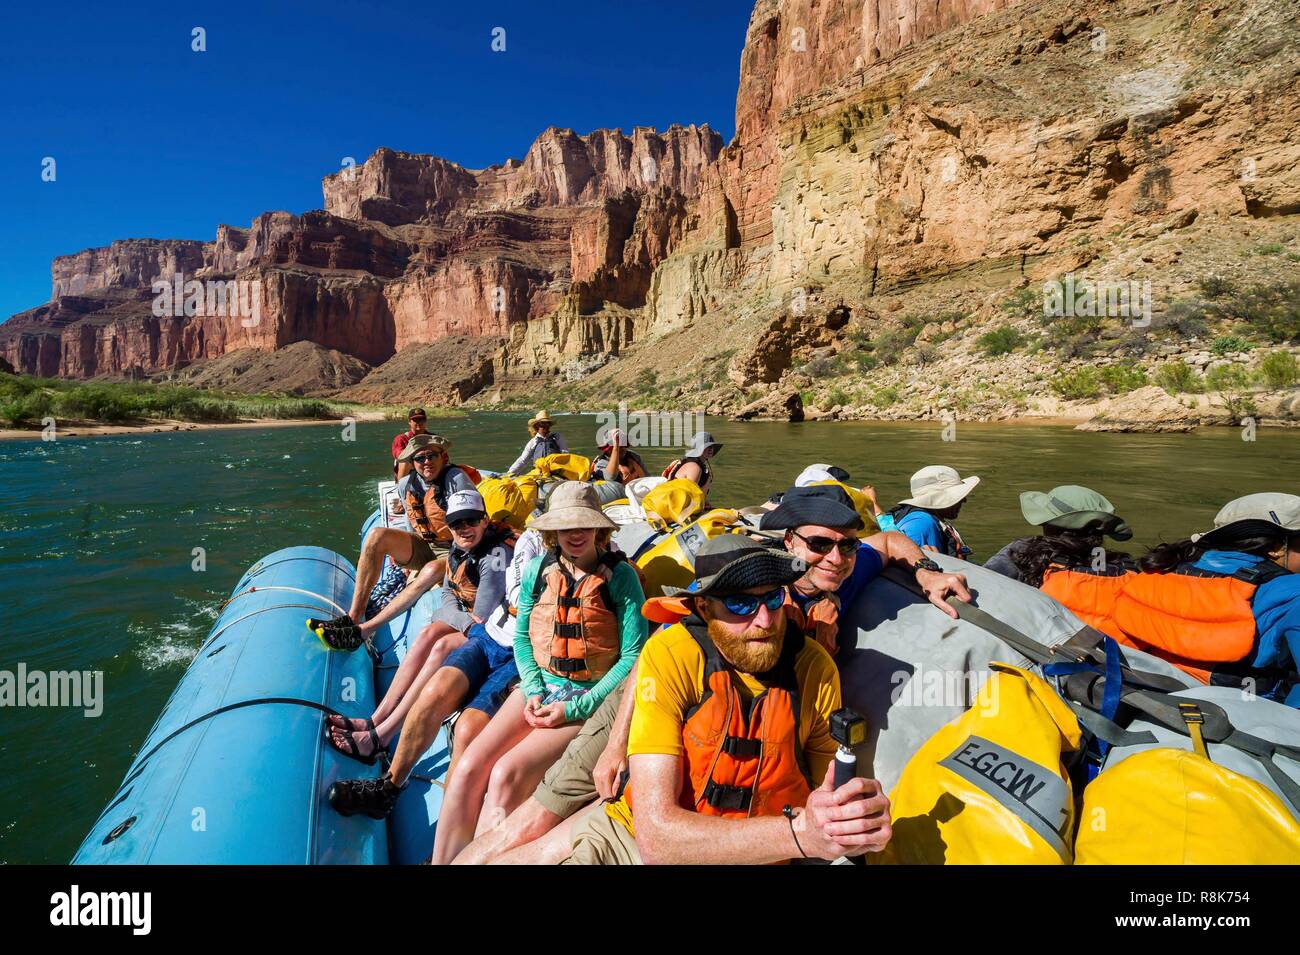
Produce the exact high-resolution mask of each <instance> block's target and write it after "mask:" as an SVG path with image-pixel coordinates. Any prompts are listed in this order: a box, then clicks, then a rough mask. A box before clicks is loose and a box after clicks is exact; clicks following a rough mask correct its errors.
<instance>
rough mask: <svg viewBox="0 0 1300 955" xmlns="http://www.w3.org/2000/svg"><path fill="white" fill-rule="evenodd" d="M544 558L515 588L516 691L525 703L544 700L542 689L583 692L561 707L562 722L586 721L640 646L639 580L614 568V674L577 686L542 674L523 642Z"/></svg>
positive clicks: (625, 567) (622, 567) (627, 569)
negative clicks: (617, 639)
mask: <svg viewBox="0 0 1300 955" xmlns="http://www.w3.org/2000/svg"><path fill="white" fill-rule="evenodd" d="M545 557H546V555H545V554H542V555H541V556H540V557H534V558H533V559H532V561H531V562H530V563H529V564H528V566H527V568H525V569H524V576H523V580H522V581H521V582H520V587H519V605H518V610H517V616H516V618H515V619H516V621H517V623H516V626H515V666H516V667H518V669H519V686H520V688H521V689H522V690H523V693H524V697H525V698H527V697H530V696H546V695H547V689H546V688H547V686H551V687H582V688H583V689H585V690H587V692H586V693H584V694H582V696H580V697H577V698H576V699H572V700H569V701H568V702H566V703H565V704H564V718H565V719H566V720H568V721H569V722H570V723H574V722H578V721H581V720H585V719H586V718H587V717H589V716H591V714H592V713H594V712H596V708H597V707H599V706H600V704H601V703H602V702H603V701H604V699H605V697H606V696H608V695H609V693H610V691H611V690H613V689H614V687H616V686H618V685H619V684H620V683H622V682H623V679H624V678H625V677H626V676H627V675H628V673H630V672H631V670H632V664H633V663H635V662H636V658H637V654H639V653H640V652H641V645H642V644H643V643H645V640H646V635H647V623H646V619H645V617H643V616H641V604H642V603H644V602H645V592H644V591H643V590H642V589H641V580H640V579H639V578H638V577H637V575H636V571H635V570H633V569H632V567H631V565H629V564H628V563H627V562H626V561H623V562H620V563H618V564H616V565H614V569H613V573H612V575H611V576H610V579H609V595H610V597H611V598H612V599H613V601H614V606H613V608H612V609H613V611H614V615H615V616H616V617H618V620H619V630H620V633H621V641H620V648H619V657H618V660H617V662H615V664H614V666H613V668H612V669H611V670H610V671H609V672H608V673H606V674H605V675H604V676H602V677H601V678H600V679H599V680H592V681H588V682H582V681H580V680H570V679H568V678H566V677H562V676H556V675H555V674H554V673H549V672H547V671H544V670H543V669H542V668H541V667H540V666H538V665H537V659H536V658H535V657H534V656H533V643H532V641H531V640H530V639H529V637H528V618H529V617H531V616H532V612H533V587H534V585H535V584H536V582H537V571H538V569H539V568H540V567H541V566H542V560H543V559H544V558H545Z"/></svg>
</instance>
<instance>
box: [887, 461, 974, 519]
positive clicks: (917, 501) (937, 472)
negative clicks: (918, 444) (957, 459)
mask: <svg viewBox="0 0 1300 955" xmlns="http://www.w3.org/2000/svg"><path fill="white" fill-rule="evenodd" d="M979 482H980V479H979V478H977V477H975V476H973V475H972V476H971V477H968V478H963V477H962V476H961V475H960V474H958V473H957V472H956V471H954V470H953V469H952V468H950V467H946V466H945V465H942V464H933V465H931V466H930V467H928V468H921V470H919V471H917V472H916V473H915V474H913V475H912V481H911V488H912V496H911V497H909V498H907V499H906V500H903V501H900V502H899V503H900V504H911V505H912V506H913V507H923V508H926V509H928V510H933V511H941V510H943V509H944V508H945V507H952V506H953V505H954V504H956V503H958V502H959V501H962V500H965V498H966V495H967V494H969V493H970V492H971V491H973V490H975V486H976V485H977V484H979Z"/></svg>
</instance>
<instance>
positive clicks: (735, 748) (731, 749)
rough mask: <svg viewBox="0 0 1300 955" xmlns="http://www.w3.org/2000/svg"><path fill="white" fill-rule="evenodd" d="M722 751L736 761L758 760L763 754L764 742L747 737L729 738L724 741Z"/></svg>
mask: <svg viewBox="0 0 1300 955" xmlns="http://www.w3.org/2000/svg"><path fill="white" fill-rule="evenodd" d="M722 751H723V752H724V753H726V754H727V755H728V756H731V757H734V758H735V759H758V756H759V754H760V753H762V752H763V741H762V740H759V739H749V738H748V737H745V736H728V737H727V738H726V739H724V740H723V741H722Z"/></svg>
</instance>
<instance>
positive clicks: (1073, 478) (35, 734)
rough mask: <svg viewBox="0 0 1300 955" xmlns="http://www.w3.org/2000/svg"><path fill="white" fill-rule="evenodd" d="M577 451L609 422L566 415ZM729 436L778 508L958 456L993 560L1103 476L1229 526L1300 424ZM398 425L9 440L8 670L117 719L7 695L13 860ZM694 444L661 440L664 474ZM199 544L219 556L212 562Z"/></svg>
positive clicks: (561, 422) (464, 442) (745, 429)
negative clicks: (1070, 488) (678, 451)
mask: <svg viewBox="0 0 1300 955" xmlns="http://www.w3.org/2000/svg"><path fill="white" fill-rule="evenodd" d="M525 417H526V416H524V415H507V414H477V415H473V416H470V417H468V418H459V419H454V420H448V421H445V422H431V425H430V427H431V429H432V430H435V431H438V432H441V433H443V434H446V435H447V436H449V437H451V438H452V439H453V441H454V442H455V448H454V449H453V450H454V452H455V453H454V454H453V457H458V458H459V459H461V460H464V461H465V462H467V463H470V464H474V465H477V466H479V467H483V468H492V469H501V468H504V467H506V466H508V465H509V463H510V462H511V460H513V458H514V455H515V454H516V453H517V451H518V449H519V447H520V446H521V445H522V443H523V440H524V438H525V437H526V431H525V427H524V418H525ZM556 420H557V428H558V430H559V431H560V432H561V433H562V434H564V435H565V437H566V438H567V439H568V440H569V443H570V445H571V447H573V448H574V449H575V450H577V451H582V450H583V449H588V451H589V450H590V449H589V448H588V446H589V445H590V443H591V440H592V435H593V434H594V431H595V426H596V421H595V419H593V418H591V417H576V416H575V417H564V416H559V417H557V419H556ZM706 426H707V427H708V428H709V429H710V430H711V431H712V432H713V434H714V435H715V437H716V438H717V439H718V440H720V441H723V442H724V443H725V445H726V446H725V447H724V448H723V450H722V453H721V454H720V456H719V457H718V459H717V462H716V464H717V477H716V479H715V486H714V490H713V493H712V499H713V501H714V502H715V503H717V504H725V505H736V506H740V505H743V504H749V503H756V502H758V501H760V500H762V499H763V498H765V497H766V496H767V495H768V494H769V493H771V492H772V491H774V490H777V489H780V488H783V487H785V486H786V485H787V484H788V483H789V482H790V481H791V480H792V479H793V477H794V475H795V474H797V473H798V471H799V470H801V469H802V467H803V466H805V465H807V464H811V463H818V462H820V463H827V464H836V465H839V466H840V467H843V468H846V469H847V470H848V471H849V472H850V473H851V474H852V477H853V480H854V481H855V483H866V482H871V483H874V484H875V485H876V487H877V489H878V491H879V493H880V498H881V502H882V503H883V504H885V505H886V506H889V504H892V503H893V502H895V501H896V500H897V499H898V498H901V497H906V496H907V478H908V476H909V475H910V474H911V473H912V472H913V471H915V470H916V469H918V468H920V467H922V466H924V465H927V464H949V465H951V466H953V467H955V468H957V469H958V470H959V471H961V472H962V474H963V475H965V474H967V473H975V474H979V475H980V476H981V477H982V478H983V483H982V484H981V486H980V487H979V488H978V489H977V490H976V492H975V493H974V494H973V495H972V497H971V499H970V501H969V503H968V504H967V506H966V509H965V510H964V511H963V513H962V519H961V521H960V523H959V527H960V529H961V531H962V533H963V536H964V537H965V539H966V541H967V543H968V544H970V545H971V546H972V547H974V548H975V551H976V556H977V558H979V559H982V558H983V557H986V556H988V555H989V554H990V553H992V552H993V551H994V550H996V549H997V548H998V547H1000V546H1001V545H1002V544H1004V543H1005V542H1006V541H1007V540H1009V539H1011V538H1013V537H1017V536H1020V535H1022V534H1024V533H1026V532H1027V530H1028V528H1027V526H1026V525H1025V524H1024V522H1023V519H1022V518H1021V516H1020V511H1019V506H1018V501H1017V497H1018V494H1019V493H1020V491H1022V490H1027V489H1038V490H1046V489H1048V488H1050V487H1052V486H1054V485H1056V484H1067V483H1078V484H1086V485H1089V486H1092V487H1095V488H1096V489H1098V490H1100V491H1101V492H1102V493H1104V494H1106V495H1107V496H1108V497H1110V499H1111V500H1112V501H1113V502H1115V504H1116V506H1117V507H1118V508H1119V511H1120V513H1121V514H1122V515H1123V516H1124V517H1125V518H1127V520H1128V521H1129V522H1130V523H1131V524H1132V525H1133V527H1134V530H1135V531H1136V536H1135V539H1134V541H1132V542H1130V545H1129V546H1130V548H1131V549H1136V547H1137V545H1139V544H1150V543H1154V542H1156V541H1158V540H1160V539H1176V538H1180V537H1185V536H1187V535H1188V534H1189V533H1191V532H1193V531H1197V530H1204V529H1206V528H1208V527H1209V526H1210V523H1211V521H1212V519H1213V516H1214V514H1215V512H1216V511H1217V510H1218V508H1219V507H1220V506H1221V505H1222V504H1223V503H1224V502H1225V501H1227V500H1228V499H1230V498H1232V497H1236V496H1238V495H1241V494H1247V493H1251V492H1255V491H1263V490H1292V489H1293V488H1294V483H1295V476H1296V474H1297V473H1298V472H1300V435H1297V434H1296V433H1295V432H1282V431H1262V432H1260V433H1259V434H1258V435H1257V440H1255V441H1249V442H1248V441H1243V440H1242V439H1241V434H1240V433H1239V432H1238V431H1236V430H1229V429H1218V430H1213V431H1206V432H1201V433H1195V434H1177V435H1109V434H1087V433H1081V432H1075V431H1073V430H1071V429H1070V428H1066V427H1049V426H1029V425H1014V426H1008V425H978V426H977V425H973V424H972V425H963V424H959V425H958V426H957V431H956V434H955V436H954V435H951V434H950V435H949V436H950V437H955V440H952V441H945V440H944V437H945V435H944V432H943V426H942V425H941V424H937V423H936V424H919V425H918V424H888V425H883V424H870V423H864V422H826V423H809V424H798V425H794V424H782V423H775V422H760V423H738V422H732V421H722V420H717V421H715V420H712V419H710V420H708V421H707V422H706ZM396 430H398V426H397V425H394V424H392V423H367V424H361V425H358V426H356V430H355V436H354V437H355V440H345V438H347V437H348V436H349V435H348V434H347V433H346V432H345V429H343V428H342V427H341V426H338V425H334V424H329V425H316V426H306V427H290V428H261V429H246V430H221V431H194V432H181V433H166V434H142V435H125V436H115V437H102V438H93V439H86V438H68V439H61V440H58V441H54V442H50V443H43V442H39V441H36V442H29V441H25V442H4V443H0V608H2V609H3V611H4V628H3V630H2V631H0V670H3V671H10V672H16V671H17V669H18V667H19V664H24V665H25V666H26V667H27V669H28V670H29V671H31V670H35V669H42V670H91V671H102V672H103V703H102V713H101V714H100V715H99V716H95V717H88V716H86V715H85V714H84V712H83V710H81V709H67V708H64V709H57V708H31V707H27V708H10V707H5V708H0V772H2V773H3V780H4V784H3V786H2V787H0V862H54V863H58V862H65V861H67V860H68V859H69V858H70V857H71V855H72V853H73V852H74V851H75V850H76V848H77V846H78V845H79V843H80V841H81V838H82V837H83V835H84V834H85V832H86V831H87V830H88V829H89V827H90V825H91V824H92V823H93V821H94V820H95V818H96V817H97V815H98V813H99V812H100V810H101V809H102V808H103V806H104V804H105V802H106V800H107V799H108V797H109V796H111V795H112V793H113V792H114V791H115V790H116V788H117V786H118V784H119V782H120V781H121V779H122V776H123V775H124V773H125V771H126V768H127V766H128V764H129V763H130V760H131V758H132V756H133V755H134V754H135V752H136V750H137V749H138V747H139V745H140V743H141V742H142V741H143V739H144V737H145V735H146V734H147V733H148V731H149V728H150V727H151V726H152V724H153V721H154V719H155V718H156V717H157V715H158V712H159V711H160V709H161V708H162V706H163V704H164V702H165V701H166V699H167V696H168V695H169V694H170V693H171V691H172V689H173V687H175V685H176V682H177V681H178V680H179V679H180V677H181V675H182V673H183V672H184V669H185V667H186V665H187V664H188V663H189V661H190V659H191V657H192V656H193V654H194V652H195V651H196V650H197V648H198V647H199V645H200V644H201V643H202V641H203V638H204V636H205V635H206V634H207V632H208V630H209V628H210V627H211V624H212V621H213V620H215V619H216V616H217V611H218V608H219V606H220V604H221V602H222V601H223V600H225V598H226V597H228V596H229V595H230V591H231V588H232V587H233V586H234V585H235V583H237V582H238V580H239V578H240V576H241V575H242V574H243V572H244V570H245V569H246V568H247V567H248V566H249V565H251V564H252V563H254V562H255V561H257V560H258V559H259V558H260V557H262V556H263V555H265V554H267V553H270V552H271V551H274V550H277V549H279V548H281V547H285V546H289V545H293V544H316V545H320V546H324V547H329V548H331V549H334V550H337V551H339V552H340V553H342V554H343V555H344V556H346V557H347V558H348V559H349V560H352V561H355V559H356V550H357V545H358V537H357V534H358V531H359V528H360V526H361V523H362V521H363V520H364V519H365V517H366V516H367V515H368V514H369V512H370V511H371V509H372V508H373V506H374V499H375V482H376V481H377V480H380V479H382V478H383V477H384V476H385V472H386V470H387V467H388V460H389V459H388V454H389V451H388V448H389V443H390V441H391V440H392V436H393V434H394V432H395V431H396ZM673 456H674V451H673V449H669V448H650V449H645V450H644V453H643V457H644V458H645V459H646V462H647V464H648V465H649V466H650V467H651V469H652V471H653V472H657V471H658V469H659V468H661V467H662V466H663V465H664V464H666V463H667V462H668V461H669V460H671V458H672V457H673ZM196 548H202V551H201V556H202V558H203V565H204V569H201V570H196V569H195V565H196V563H198V558H197V557H196Z"/></svg>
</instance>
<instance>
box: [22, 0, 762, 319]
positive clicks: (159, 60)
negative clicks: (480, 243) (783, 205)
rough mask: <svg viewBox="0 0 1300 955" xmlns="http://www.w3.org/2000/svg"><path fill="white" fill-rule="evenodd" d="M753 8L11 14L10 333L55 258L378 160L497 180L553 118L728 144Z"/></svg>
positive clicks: (306, 186)
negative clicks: (200, 31)
mask: <svg viewBox="0 0 1300 955" xmlns="http://www.w3.org/2000/svg"><path fill="white" fill-rule="evenodd" d="M752 7H753V0H652V2H649V3H634V2H623V0H611V2H607V3H596V2H594V0H588V2H585V3H579V2H573V0H545V2H539V0H531V2H513V0H511V2H493V3H485V2H479V3H472V2H471V3H438V2H432V3H431V2H427V0H426V2H422V3H421V2H409V3H408V2H382V3H372V2H364V0H352V2H348V3H342V2H336V0H322V2H314V3H301V4H288V3H265V4H261V3H238V2H222V3H190V2H180V3H171V4H167V3H157V4H150V3H130V2H127V3H120V4H119V3H87V2H78V3H69V4H55V5H51V4H40V3H36V4H28V3H18V4H15V3H10V4H6V6H5V9H4V12H3V13H0V82H3V87H2V88H3V90H4V96H3V101H2V102H0V130H3V138H4V147H3V149H0V319H3V318H7V317H8V316H9V315H11V314H12V313H14V312H17V311H21V310H23V309H26V308H31V307H33V306H35V305H39V304H41V303H42V302H45V301H47V300H48V299H49V295H50V272H49V265H50V259H51V258H53V257H54V256H56V255H62V254H67V253H70V252H76V251H79V250H81V249H85V248H90V247H92V246H99V245H107V244H108V243H109V242H110V241H111V240H113V239H122V238H134V237H154V238H186V239H204V240H210V239H211V238H213V236H214V235H215V233H216V227H217V224H218V223H229V224H232V225H239V226H247V225H248V224H249V222H250V221H251V220H252V218H253V217H254V216H255V215H257V214H258V213H260V212H265V211H267V210H270V209H287V210H289V211H292V212H302V211H305V210H308V209H318V208H320V207H321V205H322V199H321V191H320V180H321V177H322V176H325V175H327V174H329V173H331V172H334V171H336V170H337V169H338V168H339V164H340V162H341V160H342V158H343V157H344V156H354V157H355V158H356V160H357V162H358V163H360V162H363V161H364V160H365V158H366V157H367V156H369V155H370V154H371V153H372V152H373V151H374V150H375V148H376V147H378V146H391V147H393V148H395V149H404V150H409V151H413V152H428V153H434V154H436V155H440V156H445V157H446V158H448V159H451V160H453V161H455V162H459V163H461V164H463V165H465V166H468V167H471V168H479V167H482V166H487V165H491V164H492V163H497V162H501V161H503V160H505V159H507V158H509V157H511V156H514V157H517V158H522V157H523V154H524V152H525V151H526V150H527V148H528V145H529V144H530V143H531V142H532V141H533V139H535V138H536V136H537V134H538V133H540V132H541V131H542V130H543V129H545V128H546V127H547V126H567V127H571V128H573V129H576V130H577V131H578V132H580V133H586V132H589V131H590V130H592V129H596V128H600V127H619V128H622V129H624V130H627V131H630V130H631V128H632V127H633V126H636V125H645V126H654V127H657V128H659V129H663V128H665V127H666V126H668V125H670V124H671V123H674V122H679V123H684V124H685V123H692V122H694V123H703V122H707V123H709V124H710V125H711V126H713V127H714V128H715V129H717V130H718V131H719V132H720V133H721V134H722V136H723V138H724V139H727V140H729V139H730V138H731V136H732V134H733V132H734V126H735V97H736V87H737V82H738V77H739V68H740V52H741V48H742V46H743V45H744V36H745V27H746V25H747V23H748V20H749V13H750V10H751V9H752ZM195 26H202V27H204V28H206V30H207V52H205V53H195V52H192V51H191V49H190V44H191V34H190V31H191V29H192V28H193V27H195ZM497 26H500V27H504V28H505V30H506V51H505V52H504V53H494V52H492V50H491V41H492V30H493V28H494V27H497ZM46 156H51V157H53V158H54V159H55V160H56V162H57V177H58V178H57V181H55V182H52V183H46V182H42V181H41V175H40V174H41V163H42V160H43V158H44V157H46Z"/></svg>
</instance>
